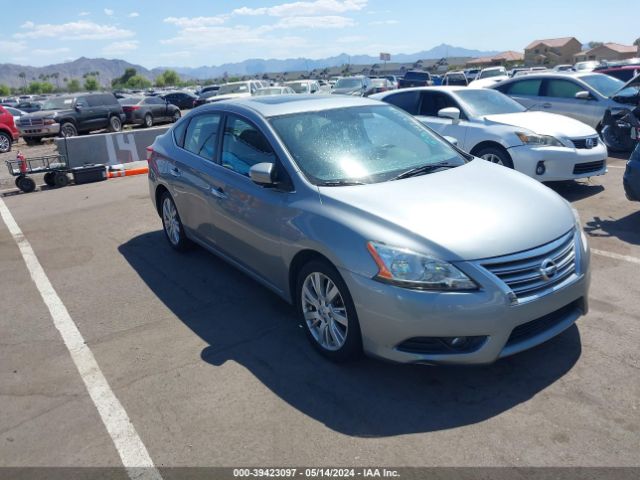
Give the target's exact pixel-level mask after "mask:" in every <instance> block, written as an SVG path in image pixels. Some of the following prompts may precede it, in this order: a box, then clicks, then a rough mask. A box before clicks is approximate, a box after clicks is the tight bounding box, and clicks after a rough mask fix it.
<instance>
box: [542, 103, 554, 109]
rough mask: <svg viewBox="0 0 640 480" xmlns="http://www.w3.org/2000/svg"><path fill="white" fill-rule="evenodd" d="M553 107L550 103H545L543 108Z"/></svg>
mask: <svg viewBox="0 0 640 480" xmlns="http://www.w3.org/2000/svg"><path fill="white" fill-rule="evenodd" d="M552 106H553V105H551V104H550V103H548V102H547V103H543V104H542V108H551V107H552Z"/></svg>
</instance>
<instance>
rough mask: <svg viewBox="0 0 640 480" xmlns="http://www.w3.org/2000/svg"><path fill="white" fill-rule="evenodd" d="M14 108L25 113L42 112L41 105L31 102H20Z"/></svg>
mask: <svg viewBox="0 0 640 480" xmlns="http://www.w3.org/2000/svg"><path fill="white" fill-rule="evenodd" d="M15 108H17V109H18V110H22V111H23V112H27V113H33V112H39V111H40V110H42V103H40V102H34V101H31V100H21V101H20V102H18V103H17V104H16V107H15Z"/></svg>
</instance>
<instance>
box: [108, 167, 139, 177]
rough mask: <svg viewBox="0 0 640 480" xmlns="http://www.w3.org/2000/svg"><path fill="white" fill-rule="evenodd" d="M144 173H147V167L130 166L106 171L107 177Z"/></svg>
mask: <svg viewBox="0 0 640 480" xmlns="http://www.w3.org/2000/svg"><path fill="white" fill-rule="evenodd" d="M145 173H149V167H140V168H130V169H129V170H115V171H112V172H107V177H108V178H118V177H130V176H132V175H144V174H145Z"/></svg>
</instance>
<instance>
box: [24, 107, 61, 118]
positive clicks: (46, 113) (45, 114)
mask: <svg viewBox="0 0 640 480" xmlns="http://www.w3.org/2000/svg"><path fill="white" fill-rule="evenodd" d="M72 111H74V110H72V109H64V110H38V111H37V112H31V113H27V114H25V115H22V117H20V118H50V117H53V116H55V115H62V114H65V113H69V112H72Z"/></svg>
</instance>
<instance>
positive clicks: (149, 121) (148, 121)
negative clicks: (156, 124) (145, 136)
mask: <svg viewBox="0 0 640 480" xmlns="http://www.w3.org/2000/svg"><path fill="white" fill-rule="evenodd" d="M142 125H143V126H144V127H145V128H151V127H153V117H152V116H151V114H150V113H147V114H146V115H145V116H144V123H143V124H142Z"/></svg>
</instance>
